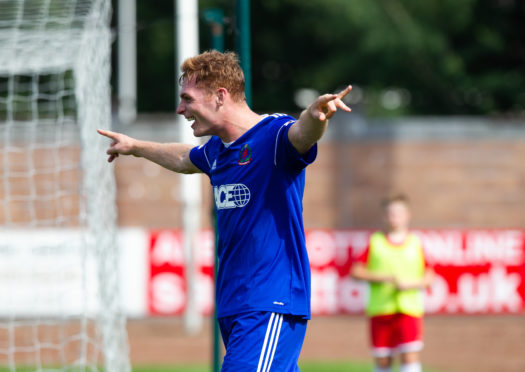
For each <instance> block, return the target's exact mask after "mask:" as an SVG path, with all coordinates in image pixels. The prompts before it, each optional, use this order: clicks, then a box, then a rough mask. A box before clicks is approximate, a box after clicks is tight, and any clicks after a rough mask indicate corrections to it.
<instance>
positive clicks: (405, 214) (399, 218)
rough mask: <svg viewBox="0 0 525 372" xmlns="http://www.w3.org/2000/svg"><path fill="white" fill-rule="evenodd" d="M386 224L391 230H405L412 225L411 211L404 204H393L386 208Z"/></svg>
mask: <svg viewBox="0 0 525 372" xmlns="http://www.w3.org/2000/svg"><path fill="white" fill-rule="evenodd" d="M385 218H386V223H387V225H388V227H389V229H391V230H404V229H407V228H408V225H409V223H410V211H409V210H408V206H407V205H406V204H405V203H403V202H393V203H390V204H389V205H387V206H386V208H385Z"/></svg>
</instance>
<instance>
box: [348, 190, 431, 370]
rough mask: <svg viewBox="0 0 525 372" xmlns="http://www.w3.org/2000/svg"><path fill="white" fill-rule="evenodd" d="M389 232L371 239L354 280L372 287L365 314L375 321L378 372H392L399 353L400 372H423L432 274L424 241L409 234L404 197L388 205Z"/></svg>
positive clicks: (385, 205) (357, 264)
mask: <svg viewBox="0 0 525 372" xmlns="http://www.w3.org/2000/svg"><path fill="white" fill-rule="evenodd" d="M383 211H384V216H385V224H386V230H385V231H384V232H376V233H374V234H372V236H371V237H370V242H369V246H368V248H367V249H366V251H365V252H364V253H363V254H362V255H361V257H359V259H358V261H357V262H355V263H354V265H353V266H352V269H351V275H352V277H354V278H355V279H360V280H366V281H367V282H369V284H370V292H369V301H368V304H367V307H366V314H367V315H368V316H369V318H370V331H371V344H372V355H373V356H374V358H375V364H376V367H375V372H390V371H391V369H392V362H393V357H394V355H395V354H397V353H399V354H400V358H401V372H421V362H420V359H419V352H420V351H421V349H422V348H423V338H422V336H423V318H422V317H423V293H422V289H424V288H425V287H427V286H429V285H430V283H431V281H432V277H433V270H432V269H430V268H428V267H427V266H426V264H425V258H424V253H423V249H422V246H421V242H420V240H419V238H418V237H417V236H416V235H414V234H412V233H410V231H409V222H410V211H409V207H408V200H407V198H406V197H405V196H404V195H396V196H392V197H389V198H387V199H385V200H384V201H383Z"/></svg>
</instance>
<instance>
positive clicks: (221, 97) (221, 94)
mask: <svg viewBox="0 0 525 372" xmlns="http://www.w3.org/2000/svg"><path fill="white" fill-rule="evenodd" d="M228 94H229V92H228V89H226V88H218V89H217V90H216V95H217V104H218V105H220V106H222V105H223V104H224V101H225V100H226V97H227V96H228Z"/></svg>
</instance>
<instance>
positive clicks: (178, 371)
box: [0, 361, 444, 372]
mask: <svg viewBox="0 0 525 372" xmlns="http://www.w3.org/2000/svg"><path fill="white" fill-rule="evenodd" d="M299 367H300V368H301V372H350V371H351V372H370V371H372V364H371V363H370V362H349V361H346V362H344V361H342V362H301V363H299ZM393 371H398V369H396V368H394V369H393ZM0 372H1V371H0ZM17 372H18V371H17ZM133 372H211V368H210V366H204V365H200V366H196V365H187V366H171V367H168V366H165V367H162V366H157V367H146V366H144V367H138V366H137V367H133ZM423 372H444V371H438V370H435V369H428V368H423Z"/></svg>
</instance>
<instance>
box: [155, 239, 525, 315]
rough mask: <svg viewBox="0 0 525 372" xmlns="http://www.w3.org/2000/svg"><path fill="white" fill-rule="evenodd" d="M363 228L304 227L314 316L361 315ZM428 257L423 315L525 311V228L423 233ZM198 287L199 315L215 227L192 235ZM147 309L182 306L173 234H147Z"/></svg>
mask: <svg viewBox="0 0 525 372" xmlns="http://www.w3.org/2000/svg"><path fill="white" fill-rule="evenodd" d="M371 233H372V231H368V230H308V231H307V232H306V245H307V248H308V254H309V258H310V265H311V269H312V314H314V315H320V314H323V315H329V314H341V313H349V314H352V313H361V312H362V311H363V308H364V304H365V301H366V295H367V286H366V284H364V283H362V282H357V281H355V280H353V279H351V278H350V277H349V276H348V272H349V270H350V267H351V265H352V262H353V260H354V259H355V257H357V256H358V255H359V254H360V253H361V252H363V250H364V249H365V248H366V246H367V244H368V238H369V236H370V234H371ZM416 233H417V234H418V235H419V236H420V237H421V239H422V241H423V245H424V248H425V253H426V257H427V261H428V263H429V265H430V266H432V267H433V268H434V269H435V271H436V274H437V275H436V278H435V280H434V282H433V284H432V287H431V288H430V289H429V290H428V291H427V293H426V299H425V306H426V311H427V313H463V314H480V313H516V312H520V311H523V310H524V309H525V230H467V231H464V230H422V231H416ZM197 240H198V241H197V243H198V244H197V246H198V247H199V248H198V252H197V254H196V265H197V288H198V289H197V292H198V302H199V308H200V310H201V312H202V313H203V314H206V315H208V314H210V313H211V312H212V310H213V262H214V257H213V250H214V247H213V242H214V236H213V232H212V231H209V230H208V231H203V232H202V233H201V234H200V235H199V236H198V237H197ZM148 257H149V262H148V265H149V277H148V283H147V287H148V299H147V300H148V309H149V312H150V314H152V315H176V314H181V313H182V312H183V311H184V308H185V303H186V293H187V291H186V266H185V259H184V257H185V256H184V249H183V246H182V236H181V233H180V232H178V231H169V230H168V231H166V230H164V231H153V232H151V233H150V239H149V255H148Z"/></svg>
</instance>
